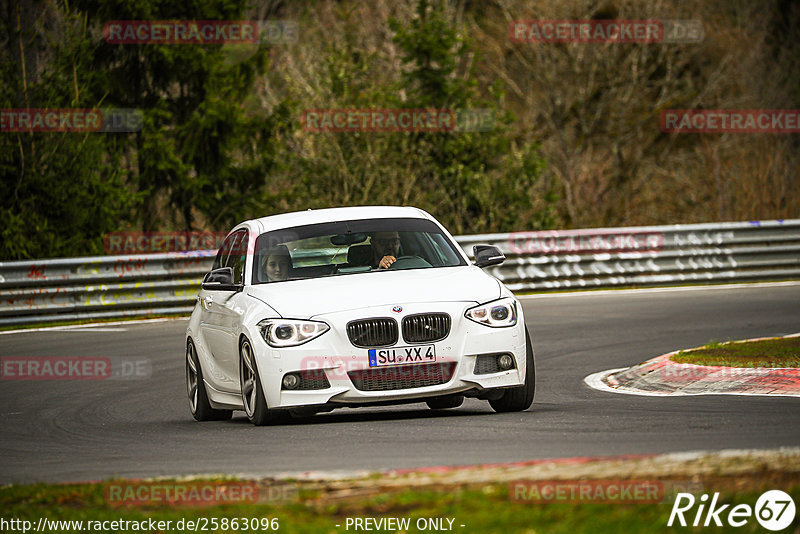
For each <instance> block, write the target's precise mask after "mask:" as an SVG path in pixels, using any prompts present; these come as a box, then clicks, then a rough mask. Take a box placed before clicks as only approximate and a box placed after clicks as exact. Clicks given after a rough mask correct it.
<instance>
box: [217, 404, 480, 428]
mask: <svg viewBox="0 0 800 534" xmlns="http://www.w3.org/2000/svg"><path fill="white" fill-rule="evenodd" d="M345 410H346V411H345ZM488 415H496V414H494V412H492V411H479V410H474V409H454V410H431V409H428V408H421V409H407V410H397V409H395V410H380V411H378V410H372V409H365V410H363V411H362V410H358V409H347V408H344V409H342V410H341V411H335V412H328V413H318V414H315V415H302V416H293V417H292V418H286V419H284V418H281V419H280V420H278V421H276V422H275V423H273V424H271V425H270V426H271V427H273V428H274V427H278V426H297V425H322V424H334V423H364V422H377V421H402V420H412V419H442V418H452V417H466V416H488ZM230 422H231V423H234V424H247V425H249V424H250V421H248V420H247V418H246V417H234V418H233V419H232V420H231V421H230Z"/></svg>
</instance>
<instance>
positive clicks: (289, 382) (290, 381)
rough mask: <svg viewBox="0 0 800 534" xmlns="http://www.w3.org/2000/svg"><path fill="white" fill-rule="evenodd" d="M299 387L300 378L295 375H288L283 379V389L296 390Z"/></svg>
mask: <svg viewBox="0 0 800 534" xmlns="http://www.w3.org/2000/svg"><path fill="white" fill-rule="evenodd" d="M299 385H300V377H299V376H297V375H296V374H288V375H285V376H284V377H283V387H284V389H296V388H297V386H299Z"/></svg>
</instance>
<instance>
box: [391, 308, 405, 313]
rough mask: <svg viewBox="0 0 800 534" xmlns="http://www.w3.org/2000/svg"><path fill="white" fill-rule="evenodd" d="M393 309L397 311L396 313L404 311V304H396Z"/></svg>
mask: <svg viewBox="0 0 800 534" xmlns="http://www.w3.org/2000/svg"><path fill="white" fill-rule="evenodd" d="M392 311H393V312H395V313H400V312H401V311H403V307H402V306H395V307H394V308H392Z"/></svg>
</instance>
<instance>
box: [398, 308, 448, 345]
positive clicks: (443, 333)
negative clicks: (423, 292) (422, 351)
mask: <svg viewBox="0 0 800 534" xmlns="http://www.w3.org/2000/svg"><path fill="white" fill-rule="evenodd" d="M449 333H450V316H449V315H447V314H446V313H421V314H419V315H408V316H407V317H405V318H404V319H403V339H405V340H406V341H408V342H409V343H421V342H426V341H427V342H430V341H440V340H442V339H444V338H446V337H447V334H449Z"/></svg>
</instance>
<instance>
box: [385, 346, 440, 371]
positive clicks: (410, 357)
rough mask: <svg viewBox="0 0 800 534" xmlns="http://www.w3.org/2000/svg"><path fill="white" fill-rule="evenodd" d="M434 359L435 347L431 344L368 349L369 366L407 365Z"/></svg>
mask: <svg viewBox="0 0 800 534" xmlns="http://www.w3.org/2000/svg"><path fill="white" fill-rule="evenodd" d="M435 361H436V348H435V347H434V346H433V345H417V346H416V347H392V348H389V349H369V366H370V367H385V366H387V365H408V364H414V363H432V362H435Z"/></svg>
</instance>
